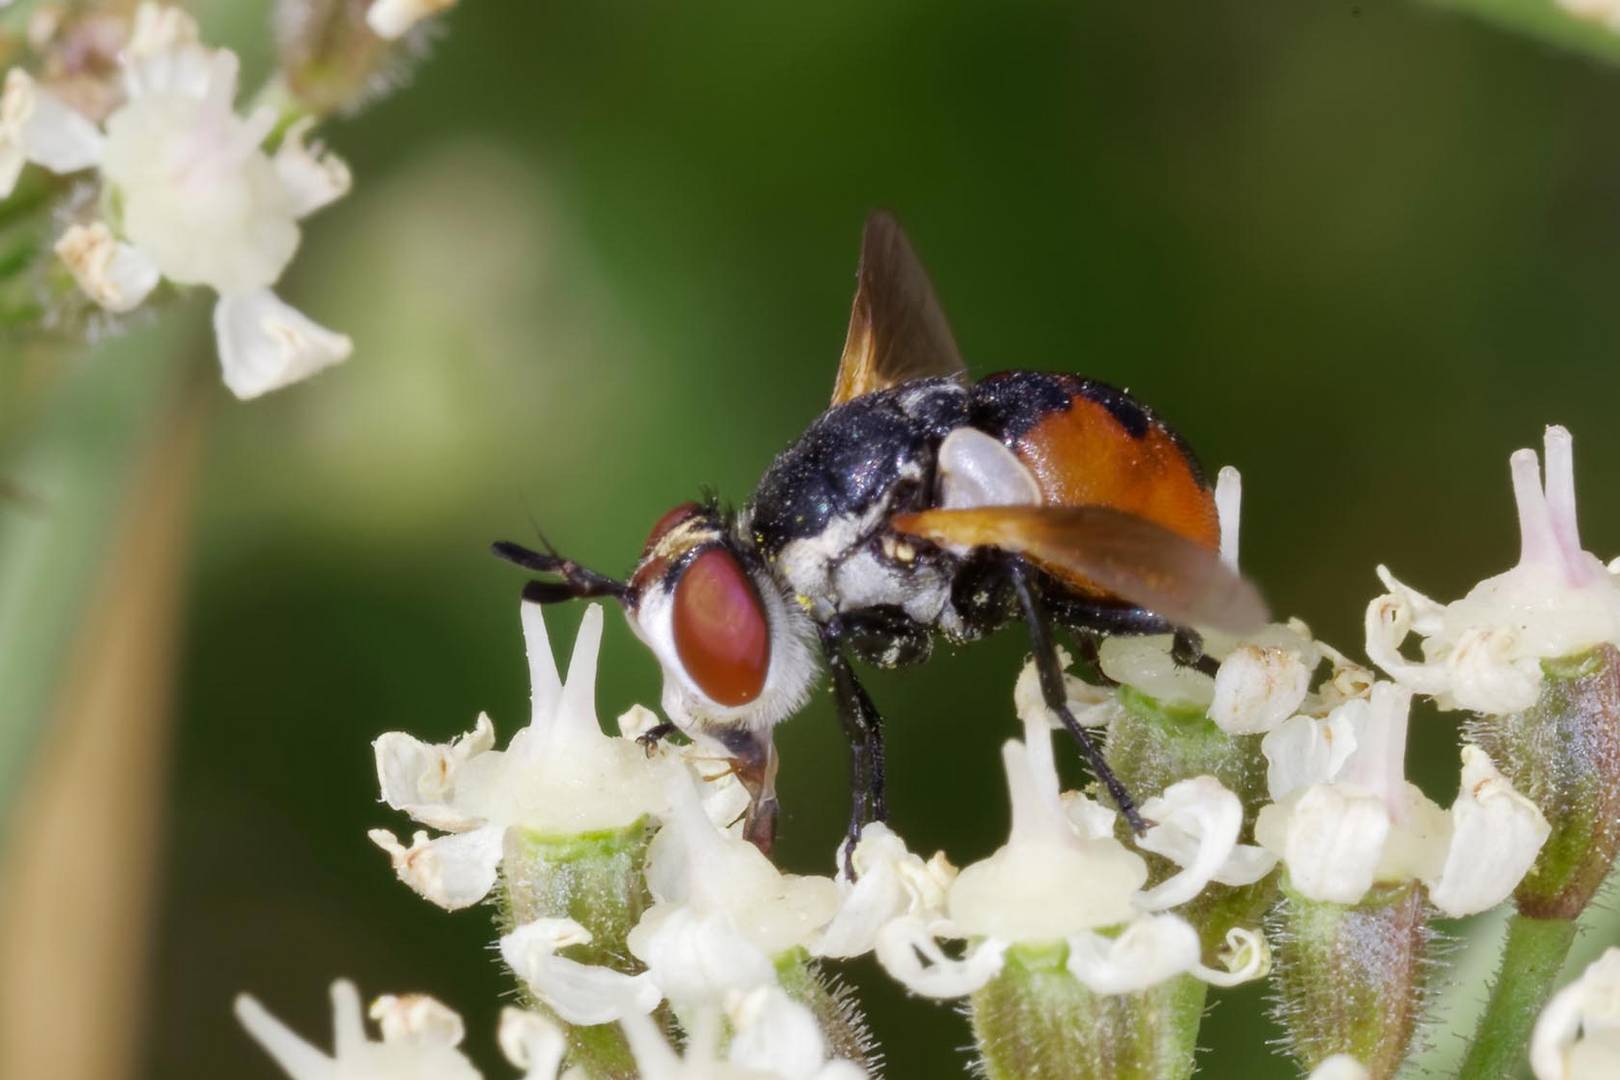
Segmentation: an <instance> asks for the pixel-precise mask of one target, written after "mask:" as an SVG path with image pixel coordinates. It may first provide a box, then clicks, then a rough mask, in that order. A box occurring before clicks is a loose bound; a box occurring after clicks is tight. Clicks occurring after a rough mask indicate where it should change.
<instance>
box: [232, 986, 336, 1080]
mask: <svg viewBox="0 0 1620 1080" xmlns="http://www.w3.org/2000/svg"><path fill="white" fill-rule="evenodd" d="M235 1011H236V1018H237V1020H239V1021H241V1024H242V1026H243V1027H244V1028H246V1029H247V1032H248V1034H249V1035H251V1036H253V1041H254V1042H257V1043H258V1044H259V1045H260V1046H262V1047H264V1051H265V1053H267V1054H269V1055H270V1057H271V1058H272V1059H273V1060H274V1061H275V1063H276V1064H277V1065H279V1066H281V1071H282V1072H284V1073H286V1074H287V1075H288V1076H290V1077H292V1078H293V1080H335V1078H336V1076H337V1064H336V1063H335V1062H334V1061H333V1060H332V1059H331V1058H329V1057H327V1056H326V1055H325V1054H323V1053H321V1052H320V1051H319V1050H317V1049H315V1047H313V1046H311V1045H310V1044H309V1043H308V1042H306V1041H305V1040H304V1039H303V1038H302V1037H300V1036H299V1035H298V1034H297V1033H296V1032H294V1031H293V1030H292V1029H291V1028H289V1027H288V1026H287V1025H286V1024H283V1023H282V1022H281V1021H280V1020H277V1019H276V1018H275V1017H274V1016H271V1015H270V1013H269V1012H268V1011H267V1010H266V1009H265V1007H264V1006H263V1005H260V1004H259V1002H258V1000H257V999H256V998H253V997H251V996H249V995H247V994H241V995H238V996H237V999H236V1005H235Z"/></svg>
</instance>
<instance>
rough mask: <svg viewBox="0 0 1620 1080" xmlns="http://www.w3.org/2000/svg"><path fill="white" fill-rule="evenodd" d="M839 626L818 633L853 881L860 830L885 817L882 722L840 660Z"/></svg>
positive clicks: (846, 861)
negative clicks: (835, 724)
mask: <svg viewBox="0 0 1620 1080" xmlns="http://www.w3.org/2000/svg"><path fill="white" fill-rule="evenodd" d="M842 633H843V631H842V627H841V625H840V624H839V623H838V622H837V621H836V620H835V621H834V623H833V624H832V625H829V626H824V627H822V628H821V648H822V652H823V653H824V654H825V655H826V658H827V670H828V671H829V672H830V673H831V674H832V681H833V690H834V691H835V693H836V694H837V697H838V718H839V720H841V721H842V722H843V725H844V735H845V737H846V738H848V739H849V786H850V793H849V794H850V799H849V803H850V805H849V826H848V829H847V832H846V834H845V840H844V873H845V874H847V875H848V876H849V877H850V878H851V879H852V880H853V879H854V877H855V867H854V864H853V861H852V860H853V857H854V852H855V842H856V841H857V840H859V839H860V836H861V827H862V826H864V825H865V824H866V823H867V822H869V821H885V820H887V819H888V816H889V807H888V802H887V797H886V796H885V794H884V790H883V786H884V760H883V718H882V717H881V716H880V715H878V711H877V707H876V706H874V705H873V704H872V699H871V698H870V697H868V696H867V693H866V689H865V687H863V686H861V684H860V681H859V680H857V679H856V678H855V672H854V669H852V668H851V667H850V664H849V658H848V657H847V656H845V655H844V647H843V639H842Z"/></svg>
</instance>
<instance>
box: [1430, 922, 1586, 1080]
mask: <svg viewBox="0 0 1620 1080" xmlns="http://www.w3.org/2000/svg"><path fill="white" fill-rule="evenodd" d="M1574 941H1575V920H1573V919H1532V918H1530V917H1529V916H1527V915H1519V914H1515V915H1513V917H1512V918H1510V919H1509V920H1508V929H1507V940H1506V942H1505V943H1504V944H1503V946H1502V968H1501V970H1500V971H1499V972H1498V973H1497V976H1496V985H1495V986H1493V987H1492V988H1491V998H1490V1001H1489V1003H1487V1004H1486V1006H1485V1014H1484V1015H1483V1016H1481V1017H1480V1018H1479V1026H1478V1027H1477V1028H1476V1029H1475V1030H1474V1037H1473V1040H1472V1042H1471V1043H1470V1044H1469V1047H1468V1056H1467V1057H1466V1058H1464V1059H1463V1064H1462V1069H1461V1070H1460V1071H1459V1072H1458V1073H1457V1076H1458V1080H1499V1078H1500V1077H1504V1076H1513V1075H1515V1074H1517V1073H1518V1072H1519V1071H1520V1070H1521V1069H1523V1067H1524V1061H1525V1052H1526V1051H1525V1048H1526V1047H1527V1046H1528V1045H1529V1043H1530V1030H1531V1028H1533V1027H1535V1023H1536V1017H1537V1016H1538V1015H1539V1014H1540V1013H1541V1009H1542V1006H1544V1005H1546V1004H1547V999H1548V998H1550V997H1551V996H1552V993H1553V990H1554V989H1555V988H1556V986H1557V981H1558V973H1559V972H1560V971H1561V970H1562V969H1563V966H1564V958H1565V957H1567V956H1568V955H1569V947H1570V945H1571V944H1573V943H1574Z"/></svg>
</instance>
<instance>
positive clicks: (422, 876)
mask: <svg viewBox="0 0 1620 1080" xmlns="http://www.w3.org/2000/svg"><path fill="white" fill-rule="evenodd" d="M503 833H504V830H503V829H501V828H500V827H499V826H495V825H485V826H484V827H482V828H479V829H474V830H473V831H471V832H464V833H456V834H454V835H451V836H441V837H439V838H438V839H436V840H430V839H428V834H427V833H425V832H419V833H417V834H416V835H415V836H414V837H413V838H412V839H411V846H410V847H408V848H407V847H405V846H403V845H402V844H400V842H399V841H398V840H397V839H395V838H394V834H393V833H391V832H389V831H388V830H387V829H372V830H371V831H370V832H369V833H367V834H366V835H367V836H369V837H370V838H371V842H372V843H374V844H376V845H377V846H378V847H380V848H382V849H383V850H384V851H386V852H388V857H389V859H390V860H392V862H393V864H394V873H395V874H397V875H398V876H399V880H401V881H403V882H404V883H405V884H407V885H409V886H410V887H411V888H412V889H414V890H415V891H416V892H417V893H418V894H419V895H421V896H422V897H423V898H425V899H427V900H431V901H432V902H433V903H435V904H438V905H439V906H440V907H442V908H444V909H445V910H446V911H456V910H459V909H461V908H464V907H470V906H471V905H473V904H476V903H478V901H480V900H482V899H483V898H484V897H486V896H488V895H489V891H490V890H491V889H493V888H494V887H495V872H496V869H497V868H498V867H499V866H500V862H501V842H502V839H503Z"/></svg>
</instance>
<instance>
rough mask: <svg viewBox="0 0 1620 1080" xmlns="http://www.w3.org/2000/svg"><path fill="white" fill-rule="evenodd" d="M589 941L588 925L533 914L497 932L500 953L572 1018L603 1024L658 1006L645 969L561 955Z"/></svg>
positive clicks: (657, 996)
mask: <svg viewBox="0 0 1620 1080" xmlns="http://www.w3.org/2000/svg"><path fill="white" fill-rule="evenodd" d="M590 941H591V933H590V931H589V930H586V929H585V928H584V927H583V926H581V925H580V924H579V923H577V922H575V921H574V920H573V919H536V920H534V921H533V922H529V923H524V924H523V925H522V926H520V927H518V928H517V929H516V930H514V931H512V932H511V933H510V934H507V935H506V936H505V937H503V938H501V946H500V947H501V958H502V959H503V960H505V961H506V964H507V966H508V967H510V968H511V969H512V971H513V973H514V974H516V975H517V976H518V978H520V979H522V980H523V981H524V982H525V983H527V984H528V986H529V989H531V990H533V991H534V995H535V997H537V998H539V999H540V1000H541V1001H542V1002H544V1003H545V1004H546V1005H548V1006H549V1007H550V1008H551V1009H552V1011H553V1012H555V1013H556V1014H557V1015H558V1016H560V1017H561V1018H562V1019H563V1020H565V1021H567V1022H568V1023H570V1024H583V1025H591V1024H607V1023H611V1022H613V1021H614V1020H620V1019H623V1018H624V1017H626V1016H639V1015H641V1014H643V1013H649V1012H651V1011H652V1010H653V1009H656V1008H657V1007H658V1003H659V1002H660V1001H662V1000H663V995H662V994H661V993H659V990H658V987H657V986H655V985H653V982H652V979H651V978H649V977H648V976H647V975H646V974H645V973H643V974H640V975H626V974H625V973H624V972H622V971H615V970H613V969H612V968H610V967H603V966H601V965H598V964H582V963H580V962H579V961H577V960H570V959H569V958H568V957H566V956H562V955H560V951H561V950H562V949H566V948H568V947H569V946H571V945H588V944H590Z"/></svg>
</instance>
